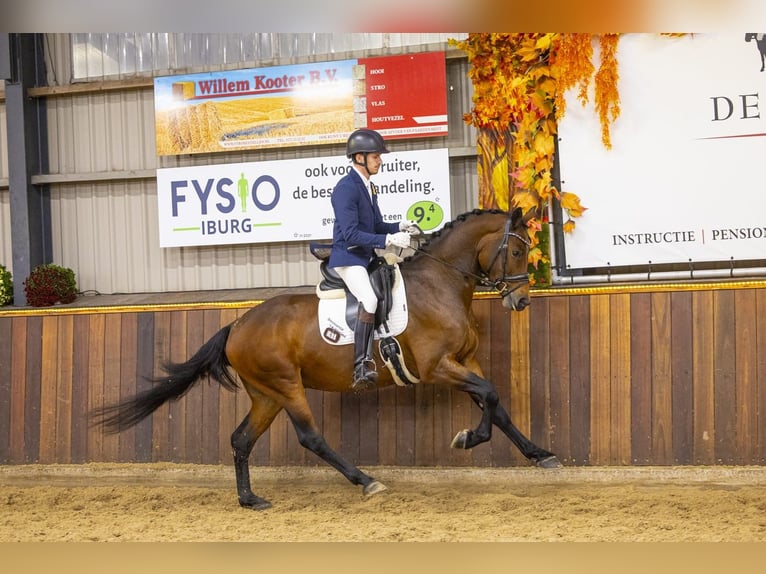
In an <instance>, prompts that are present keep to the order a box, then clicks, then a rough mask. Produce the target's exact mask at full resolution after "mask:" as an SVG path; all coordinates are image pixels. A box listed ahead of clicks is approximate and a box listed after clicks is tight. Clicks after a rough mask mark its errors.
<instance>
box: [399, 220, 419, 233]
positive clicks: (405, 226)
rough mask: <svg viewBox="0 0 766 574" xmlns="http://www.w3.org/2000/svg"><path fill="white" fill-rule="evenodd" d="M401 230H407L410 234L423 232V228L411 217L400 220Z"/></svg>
mask: <svg viewBox="0 0 766 574" xmlns="http://www.w3.org/2000/svg"><path fill="white" fill-rule="evenodd" d="M399 231H406V232H407V233H409V234H410V235H420V234H421V233H423V230H422V229H420V227H419V226H418V224H417V223H415V222H414V221H412V220H411V219H410V220H407V221H400V222H399Z"/></svg>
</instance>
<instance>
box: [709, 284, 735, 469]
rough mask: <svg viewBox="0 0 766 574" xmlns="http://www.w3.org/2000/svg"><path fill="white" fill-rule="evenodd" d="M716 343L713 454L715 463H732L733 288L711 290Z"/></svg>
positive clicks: (733, 428)
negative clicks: (729, 289) (730, 289)
mask: <svg viewBox="0 0 766 574" xmlns="http://www.w3.org/2000/svg"><path fill="white" fill-rule="evenodd" d="M713 312H714V316H713V337H714V345H715V415H714V416H715V457H716V463H717V464H735V463H736V456H735V449H736V447H737V440H736V437H737V406H736V372H737V358H736V346H735V341H736V328H737V325H736V319H735V309H734V292H733V291H716V292H715V293H713Z"/></svg>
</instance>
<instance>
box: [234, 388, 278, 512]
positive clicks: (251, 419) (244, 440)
mask: <svg viewBox="0 0 766 574" xmlns="http://www.w3.org/2000/svg"><path fill="white" fill-rule="evenodd" d="M250 396H251V398H252V401H253V404H252V406H251V407H250V412H249V413H248V414H247V415H246V416H245V418H244V419H242V422H241V423H240V425H239V426H238V427H237V429H236V430H235V431H234V432H233V433H232V435H231V447H232V450H233V452H234V473H235V476H236V478H237V496H238V497H239V504H240V506H243V507H245V508H252V509H253V510H266V509H267V508H271V503H270V502H269V501H268V500H265V499H263V498H261V497H260V496H256V495H255V494H254V493H253V491H252V489H251V487H250V466H249V465H250V462H249V459H250V453H251V452H252V450H253V446H255V441H256V440H258V437H260V436H261V435H262V434H263V433H264V432H266V429H268V428H269V425H271V423H272V422H273V421H274V418H275V417H276V416H277V414H279V411H281V410H282V407H281V406H280V405H279V404H277V403H276V402H275V401H273V400H272V399H269V398H268V397H265V396H263V395H261V394H260V393H258V394H255V393H253V392H252V391H251V395H250Z"/></svg>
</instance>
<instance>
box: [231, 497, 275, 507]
mask: <svg viewBox="0 0 766 574" xmlns="http://www.w3.org/2000/svg"><path fill="white" fill-rule="evenodd" d="M239 505H240V506H241V507H242V508H249V509H251V510H267V509H269V508H271V503H270V502H269V501H268V500H266V499H264V498H261V497H260V496H250V497H248V498H245V499H244V500H243V499H240V500H239Z"/></svg>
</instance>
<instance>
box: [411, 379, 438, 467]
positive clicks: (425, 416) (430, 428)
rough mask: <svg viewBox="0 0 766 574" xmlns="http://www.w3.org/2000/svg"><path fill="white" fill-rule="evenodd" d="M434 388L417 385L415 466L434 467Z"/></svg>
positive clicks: (415, 390)
mask: <svg viewBox="0 0 766 574" xmlns="http://www.w3.org/2000/svg"><path fill="white" fill-rule="evenodd" d="M434 387H435V385H422V384H419V385H415V387H414V388H413V391H414V392H415V465H416V466H434V465H435V464H436V456H435V454H434V435H435V430H434V424H435V412H434Z"/></svg>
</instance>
